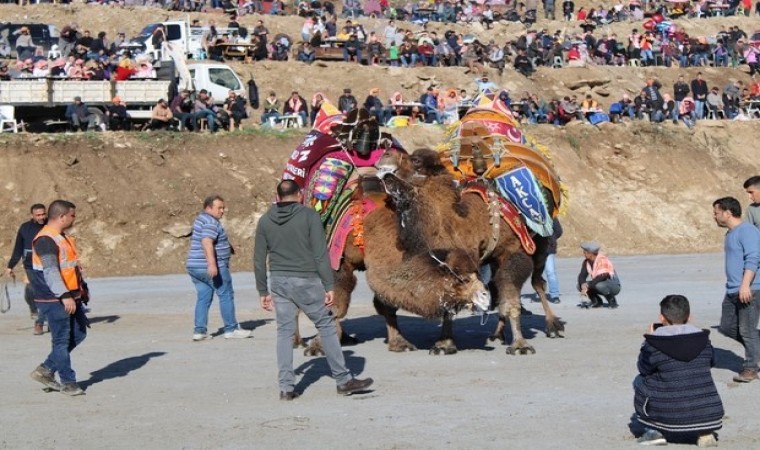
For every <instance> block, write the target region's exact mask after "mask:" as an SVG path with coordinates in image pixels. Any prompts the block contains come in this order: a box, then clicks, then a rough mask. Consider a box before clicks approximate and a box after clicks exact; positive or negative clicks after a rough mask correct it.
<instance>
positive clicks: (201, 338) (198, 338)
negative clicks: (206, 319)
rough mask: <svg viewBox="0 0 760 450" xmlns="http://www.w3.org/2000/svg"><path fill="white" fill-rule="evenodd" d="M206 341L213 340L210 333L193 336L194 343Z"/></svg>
mask: <svg viewBox="0 0 760 450" xmlns="http://www.w3.org/2000/svg"><path fill="white" fill-rule="evenodd" d="M206 339H211V336H210V335H209V334H208V333H195V334H193V341H196V342H197V341H205V340H206Z"/></svg>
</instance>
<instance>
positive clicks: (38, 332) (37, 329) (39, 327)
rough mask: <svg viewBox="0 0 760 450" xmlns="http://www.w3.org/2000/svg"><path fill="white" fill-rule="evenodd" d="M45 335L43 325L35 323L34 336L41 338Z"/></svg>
mask: <svg viewBox="0 0 760 450" xmlns="http://www.w3.org/2000/svg"><path fill="white" fill-rule="evenodd" d="M43 334H45V329H44V328H42V324H41V323H35V324H34V335H35V336H41V335H43Z"/></svg>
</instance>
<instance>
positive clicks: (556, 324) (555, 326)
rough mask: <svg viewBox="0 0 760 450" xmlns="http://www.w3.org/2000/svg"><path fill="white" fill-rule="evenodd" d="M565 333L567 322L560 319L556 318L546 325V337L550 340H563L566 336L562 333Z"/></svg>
mask: <svg viewBox="0 0 760 450" xmlns="http://www.w3.org/2000/svg"><path fill="white" fill-rule="evenodd" d="M564 331H565V322H563V321H561V320H560V319H558V318H555V319H554V320H552V321H549V322H547V324H546V330H545V332H546V336H547V337H550V338H555V337H558V338H563V337H565V336H563V335H562V332H564Z"/></svg>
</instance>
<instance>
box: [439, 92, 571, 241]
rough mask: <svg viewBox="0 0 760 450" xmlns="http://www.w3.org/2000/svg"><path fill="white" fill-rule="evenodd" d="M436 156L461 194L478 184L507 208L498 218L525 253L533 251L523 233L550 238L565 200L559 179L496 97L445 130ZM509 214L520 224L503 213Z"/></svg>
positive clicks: (545, 156)
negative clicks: (444, 136)
mask: <svg viewBox="0 0 760 450" xmlns="http://www.w3.org/2000/svg"><path fill="white" fill-rule="evenodd" d="M438 151H439V152H441V153H442V155H444V156H445V157H444V158H442V159H443V161H444V165H445V166H446V168H447V169H448V171H449V172H450V173H451V174H452V175H453V176H454V178H455V180H457V182H458V184H459V185H460V187H461V188H462V189H464V190H465V191H466V190H467V187H468V186H470V185H472V184H473V183H474V182H475V181H476V180H477V182H478V184H479V185H481V186H482V185H485V186H487V188H488V189H491V190H493V191H494V192H496V193H497V194H498V195H499V196H500V198H501V199H502V201H503V202H508V203H510V206H511V207H510V208H505V210H504V212H503V213H502V217H503V218H504V220H505V221H506V222H507V223H508V224H509V225H510V227H511V228H512V229H513V230H514V231H515V233H516V234H517V235H518V237H520V240H521V242H522V243H523V247H524V248H525V250H526V251H528V252H529V253H532V252H533V251H534V250H535V245H534V243H533V242H532V239H530V233H527V230H525V227H527V228H528V229H530V230H531V231H532V232H534V233H537V234H539V235H541V236H545V237H546V236H551V234H552V232H553V229H552V228H553V220H552V219H553V218H554V217H556V215H557V214H558V213H559V210H560V207H561V204H562V198H563V196H565V192H564V190H563V187H562V185H561V183H560V179H559V176H558V175H557V173H556V172H555V170H554V166H553V165H552V163H551V161H550V160H549V151H548V149H547V148H546V147H544V146H542V145H540V144H538V143H537V142H535V141H534V140H533V139H532V138H530V137H528V136H526V135H525V134H524V133H523V132H522V130H521V129H520V127H519V123H518V122H517V120H515V118H514V116H513V115H512V112H511V111H510V110H509V107H508V106H507V105H506V104H504V102H503V101H501V100H500V99H499V98H498V97H496V96H493V97H490V96H482V98H480V99H478V101H476V104H475V106H473V107H472V108H471V109H470V110H469V111H467V113H466V114H465V115H464V116H463V117H462V119H461V120H460V121H459V122H458V123H455V124H453V125H452V126H451V127H450V129H449V133H448V136H447V139H446V140H445V142H444V143H443V144H442V145H440V146H439V147H438ZM479 193H480V192H479ZM481 194H482V193H481ZM484 200H485V197H484ZM513 209H514V210H516V211H517V212H518V216H519V217H518V219H520V220H515V218H514V217H512V215H510V214H511V213H509V212H507V211H508V210H510V211H511V210H513ZM520 222H522V223H520ZM526 237H527V239H526Z"/></svg>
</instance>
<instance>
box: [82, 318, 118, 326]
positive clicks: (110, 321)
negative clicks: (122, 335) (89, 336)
mask: <svg viewBox="0 0 760 450" xmlns="http://www.w3.org/2000/svg"><path fill="white" fill-rule="evenodd" d="M119 319H121V316H98V317H88V318H87V320H89V322H90V325H92V324H94V323H100V322H105V323H114V322H116V321H117V320H119Z"/></svg>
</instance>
